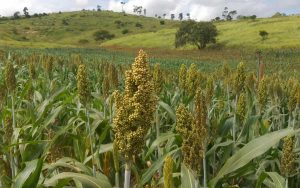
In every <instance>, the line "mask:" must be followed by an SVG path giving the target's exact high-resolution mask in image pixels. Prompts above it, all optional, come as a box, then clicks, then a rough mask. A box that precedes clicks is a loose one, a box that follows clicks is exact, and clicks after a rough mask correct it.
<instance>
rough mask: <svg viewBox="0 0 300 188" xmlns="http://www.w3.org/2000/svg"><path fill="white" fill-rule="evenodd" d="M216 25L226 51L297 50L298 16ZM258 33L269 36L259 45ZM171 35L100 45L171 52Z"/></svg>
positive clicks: (162, 33) (172, 32) (299, 38)
mask: <svg viewBox="0 0 300 188" xmlns="http://www.w3.org/2000/svg"><path fill="white" fill-rule="evenodd" d="M216 25H217V28H218V31H219V33H220V35H219V36H218V43H219V44H222V45H226V46H230V47H240V46H243V47H258V48H282V47H287V48H291V47H299V46H300V16H292V17H282V18H265V19H258V20H256V21H232V22H221V23H217V24H216ZM260 30H266V31H267V32H269V38H268V39H267V40H265V41H261V38H260V36H259V35H258V32H259V31H260ZM175 33H176V29H165V30H161V31H159V32H155V33H154V32H151V33H145V34H137V35H132V36H127V37H122V38H118V39H114V40H111V41H107V42H105V43H104V44H103V45H104V46H112V45H117V46H129V47H141V46H142V47H164V48H174V39H175ZM136 39H137V40H136ZM188 48H190V47H188Z"/></svg>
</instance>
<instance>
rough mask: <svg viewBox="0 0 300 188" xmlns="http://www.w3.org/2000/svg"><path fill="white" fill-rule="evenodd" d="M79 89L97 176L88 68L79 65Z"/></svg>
mask: <svg viewBox="0 0 300 188" xmlns="http://www.w3.org/2000/svg"><path fill="white" fill-rule="evenodd" d="M77 89H78V97H79V101H80V102H81V104H83V105H84V107H85V115H86V118H87V120H86V126H87V128H88V132H89V139H90V145H91V155H92V167H93V174H94V175H95V174H96V167H95V157H94V143H93V134H92V130H91V125H90V118H89V102H90V98H91V93H90V88H89V83H88V78H87V72H86V67H85V65H84V64H81V65H79V67H78V72H77Z"/></svg>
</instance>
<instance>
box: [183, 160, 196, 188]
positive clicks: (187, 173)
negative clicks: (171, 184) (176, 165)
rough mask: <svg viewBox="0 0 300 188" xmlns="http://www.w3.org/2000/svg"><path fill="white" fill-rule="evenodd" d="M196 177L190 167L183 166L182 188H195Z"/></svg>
mask: <svg viewBox="0 0 300 188" xmlns="http://www.w3.org/2000/svg"><path fill="white" fill-rule="evenodd" d="M195 181H196V179H195V176H194V174H193V173H192V170H190V169H189V168H188V167H186V166H185V165H184V163H182V164H181V187H182V188H194V187H195Z"/></svg>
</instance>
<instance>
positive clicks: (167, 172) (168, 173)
mask: <svg viewBox="0 0 300 188" xmlns="http://www.w3.org/2000/svg"><path fill="white" fill-rule="evenodd" d="M163 176H164V188H173V159H172V157H171V156H167V157H166V158H165V164H164V169H163Z"/></svg>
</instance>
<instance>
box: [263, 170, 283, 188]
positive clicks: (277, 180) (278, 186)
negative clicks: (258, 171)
mask: <svg viewBox="0 0 300 188" xmlns="http://www.w3.org/2000/svg"><path fill="white" fill-rule="evenodd" d="M265 173H266V174H267V175H268V176H269V177H270V178H271V179H272V180H273V182H274V185H275V186H274V188H285V179H284V178H283V177H282V176H280V175H279V174H278V173H277V172H265Z"/></svg>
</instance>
